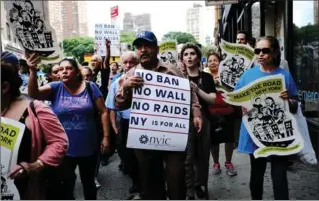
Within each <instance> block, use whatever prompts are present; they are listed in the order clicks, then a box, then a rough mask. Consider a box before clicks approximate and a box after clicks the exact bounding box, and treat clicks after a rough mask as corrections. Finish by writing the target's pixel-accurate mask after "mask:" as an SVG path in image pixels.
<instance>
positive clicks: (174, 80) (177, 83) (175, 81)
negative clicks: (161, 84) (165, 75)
mask: <svg viewBox="0 0 319 201" xmlns="http://www.w3.org/2000/svg"><path fill="white" fill-rule="evenodd" d="M178 81H179V80H178V79H176V78H172V85H175V86H179V82H178Z"/></svg>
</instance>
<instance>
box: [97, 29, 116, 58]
mask: <svg viewBox="0 0 319 201" xmlns="http://www.w3.org/2000/svg"><path fill="white" fill-rule="evenodd" d="M106 39H109V40H110V41H111V56H112V57H116V56H120V55H121V54H120V45H121V44H120V29H119V28H117V26H116V25H112V24H95V44H96V48H97V53H98V54H99V55H101V56H105V55H106V46H105V40H106Z"/></svg>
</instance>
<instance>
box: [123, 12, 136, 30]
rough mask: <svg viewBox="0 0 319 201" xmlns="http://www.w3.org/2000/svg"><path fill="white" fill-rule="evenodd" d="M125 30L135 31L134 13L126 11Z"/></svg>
mask: <svg viewBox="0 0 319 201" xmlns="http://www.w3.org/2000/svg"><path fill="white" fill-rule="evenodd" d="M123 31H126V32H132V31H134V16H133V15H132V13H124V18H123Z"/></svg>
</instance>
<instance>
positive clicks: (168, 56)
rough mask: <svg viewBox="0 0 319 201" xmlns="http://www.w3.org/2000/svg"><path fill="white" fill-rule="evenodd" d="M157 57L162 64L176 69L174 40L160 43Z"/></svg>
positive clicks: (176, 56) (175, 43)
mask: <svg viewBox="0 0 319 201" xmlns="http://www.w3.org/2000/svg"><path fill="white" fill-rule="evenodd" d="M159 57H160V59H161V60H162V61H163V62H164V63H166V64H171V65H174V66H176V67H177V61H178V55H177V42H176V41H175V40H172V41H163V42H161V43H160V46H159Z"/></svg>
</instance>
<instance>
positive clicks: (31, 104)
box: [30, 101, 38, 118]
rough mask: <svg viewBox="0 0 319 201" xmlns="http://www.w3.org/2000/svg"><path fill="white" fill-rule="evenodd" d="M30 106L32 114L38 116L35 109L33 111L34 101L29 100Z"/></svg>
mask: <svg viewBox="0 0 319 201" xmlns="http://www.w3.org/2000/svg"><path fill="white" fill-rule="evenodd" d="M30 108H31V111H32V113H33V115H34V116H35V117H36V118H38V115H37V113H36V111H35V107H34V101H31V102H30Z"/></svg>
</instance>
